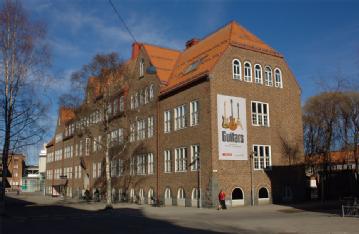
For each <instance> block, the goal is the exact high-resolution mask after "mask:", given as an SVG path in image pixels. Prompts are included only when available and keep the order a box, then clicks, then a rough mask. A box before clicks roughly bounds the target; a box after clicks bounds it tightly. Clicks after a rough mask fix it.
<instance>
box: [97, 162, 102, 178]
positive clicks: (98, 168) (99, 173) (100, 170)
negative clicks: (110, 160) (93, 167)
mask: <svg viewBox="0 0 359 234" xmlns="http://www.w3.org/2000/svg"><path fill="white" fill-rule="evenodd" d="M101 166H102V165H101V162H99V163H97V177H101V175H102V167H101Z"/></svg>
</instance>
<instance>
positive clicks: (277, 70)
mask: <svg viewBox="0 0 359 234" xmlns="http://www.w3.org/2000/svg"><path fill="white" fill-rule="evenodd" d="M277 72H278V73H277ZM277 74H279V79H280V81H279V82H278V81H277ZM274 87H276V88H283V76H282V71H281V70H280V69H279V68H278V67H276V68H275V69H274Z"/></svg>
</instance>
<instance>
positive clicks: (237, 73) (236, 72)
mask: <svg viewBox="0 0 359 234" xmlns="http://www.w3.org/2000/svg"><path fill="white" fill-rule="evenodd" d="M232 67H233V79H235V80H242V72H241V70H242V68H241V62H240V61H239V60H238V59H234V60H233V62H232Z"/></svg>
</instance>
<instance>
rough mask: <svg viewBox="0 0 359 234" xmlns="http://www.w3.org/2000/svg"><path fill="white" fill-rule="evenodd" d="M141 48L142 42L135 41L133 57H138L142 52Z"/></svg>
mask: <svg viewBox="0 0 359 234" xmlns="http://www.w3.org/2000/svg"><path fill="white" fill-rule="evenodd" d="M140 50H141V43H138V42H134V43H133V44H132V55H131V59H135V58H137V56H138V54H139V53H140Z"/></svg>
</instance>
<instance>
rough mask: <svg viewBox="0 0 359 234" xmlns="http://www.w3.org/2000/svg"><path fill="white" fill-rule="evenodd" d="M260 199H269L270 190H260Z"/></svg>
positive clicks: (263, 188)
mask: <svg viewBox="0 0 359 234" xmlns="http://www.w3.org/2000/svg"><path fill="white" fill-rule="evenodd" d="M258 198H259V199H261V198H269V195H268V190H267V188H265V187H262V188H260V189H259V193H258Z"/></svg>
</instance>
